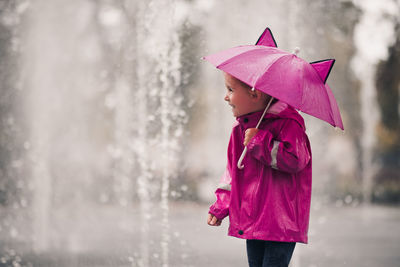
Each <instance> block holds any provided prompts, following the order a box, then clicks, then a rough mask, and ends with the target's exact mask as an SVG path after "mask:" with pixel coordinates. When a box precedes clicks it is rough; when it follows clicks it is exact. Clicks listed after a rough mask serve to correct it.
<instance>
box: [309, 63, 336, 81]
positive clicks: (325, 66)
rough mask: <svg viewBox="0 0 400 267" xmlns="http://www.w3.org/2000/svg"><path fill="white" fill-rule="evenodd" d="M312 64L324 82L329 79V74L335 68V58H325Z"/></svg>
mask: <svg viewBox="0 0 400 267" xmlns="http://www.w3.org/2000/svg"><path fill="white" fill-rule="evenodd" d="M310 64H311V66H312V67H313V68H314V69H315V70H316V71H317V73H318V75H319V77H320V78H321V79H322V81H323V82H324V83H326V80H327V79H328V76H329V74H330V73H331V70H332V68H333V64H335V60H334V59H324V60H319V61H315V62H311V63H310Z"/></svg>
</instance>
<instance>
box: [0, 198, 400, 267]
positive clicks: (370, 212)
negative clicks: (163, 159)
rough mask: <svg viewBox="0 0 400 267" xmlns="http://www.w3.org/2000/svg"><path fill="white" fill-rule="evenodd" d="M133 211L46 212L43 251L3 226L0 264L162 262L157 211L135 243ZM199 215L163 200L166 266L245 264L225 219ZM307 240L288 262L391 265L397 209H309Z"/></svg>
mask: <svg viewBox="0 0 400 267" xmlns="http://www.w3.org/2000/svg"><path fill="white" fill-rule="evenodd" d="M138 210H139V209H138V208H131V209H126V208H125V209H122V208H116V207H110V206H109V207H104V206H103V207H90V209H89V208H87V207H86V208H80V209H79V210H73V211H71V210H69V211H68V212H66V211H62V210H59V211H54V212H53V213H52V214H51V222H50V223H49V225H50V226H51V227H50V228H49V229H48V231H47V232H46V235H47V249H45V250H43V251H37V250H36V251H35V250H33V249H32V247H33V246H35V245H32V244H35V242H34V241H29V240H30V239H31V237H30V236H29V234H26V236H25V237H24V236H21V235H22V232H20V233H19V237H18V236H17V238H14V239H9V238H6V235H5V232H6V231H5V229H4V228H3V229H2V230H0V253H1V254H0V256H1V257H0V266H12V262H14V263H18V264H20V266H57V267H63V266H68V267H74V266H82V267H89V266H90V267H91V266H93V267H94V266H96V267H101V266H140V258H141V256H140V255H141V254H142V253H146V251H147V253H148V255H149V261H148V266H157V267H158V266H162V249H161V245H160V241H161V239H162V235H161V232H162V228H163V225H162V224H161V223H160V218H159V215H158V214H160V212H161V211H160V212H159V211H157V210H156V209H155V210H154V211H155V212H154V213H153V218H150V220H149V222H150V223H149V224H148V225H147V227H148V229H149V230H148V236H149V238H148V240H147V242H143V240H142V237H141V236H142V235H143V233H142V232H141V229H142V228H143V225H142V223H141V222H140V220H139V218H140V216H139V211H138ZM206 213H207V207H206V206H204V205H198V204H190V203H175V204H171V205H170V223H169V228H168V230H167V233H168V236H169V238H170V241H169V244H168V251H169V266H172V267H183V266H193V267H204V266H215V267H225V266H226V267H228V266H229V267H235V266H238V267H239V266H246V254H245V243H244V241H243V240H239V239H236V238H232V237H228V236H227V235H226V233H227V222H224V224H223V225H222V226H221V227H209V226H207V225H206V223H205V220H206ZM0 220H2V219H1V218H0ZM25 224H26V225H15V228H16V229H18V228H21V227H22V228H24V227H25V228H24V229H31V228H32V227H31V225H30V222H25ZM26 232H29V231H28V230H26ZM309 239H310V243H309V244H308V245H303V244H298V245H297V247H296V249H295V253H294V257H293V260H292V264H291V266H292V267H319V266H323V267H338V266H351V267H354V266H356V267H358V266H360V267H364V266H365V267H369V266H371V267H372V266H373V267H377V266H385V267H398V266H400V253H399V252H400V208H398V207H385V206H365V207H360V206H359V207H335V206H330V207H326V206H325V207H324V208H322V207H321V208H320V209H318V210H316V209H314V210H313V211H312V214H311V223H310V238H309ZM32 242H33V243H32ZM36 242H37V241H36ZM36 244H37V243H36ZM16 266H18V265H16Z"/></svg>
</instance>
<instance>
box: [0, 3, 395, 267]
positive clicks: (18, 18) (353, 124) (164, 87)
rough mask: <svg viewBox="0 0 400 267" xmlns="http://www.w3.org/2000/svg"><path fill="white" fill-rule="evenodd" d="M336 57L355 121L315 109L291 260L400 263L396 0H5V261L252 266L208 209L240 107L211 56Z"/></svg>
mask: <svg viewBox="0 0 400 267" xmlns="http://www.w3.org/2000/svg"><path fill="white" fill-rule="evenodd" d="M266 27H269V28H270V29H271V31H272V33H273V34H274V37H275V40H276V42H277V44H278V47H279V48H282V49H284V50H287V51H293V50H294V48H295V47H296V46H298V47H300V49H301V51H300V54H299V56H301V57H302V58H304V59H305V60H307V61H310V62H312V61H317V60H321V59H327V58H335V59H336V63H335V66H334V68H333V70H332V72H331V74H330V76H329V78H328V81H327V82H328V84H329V85H330V87H331V88H332V90H333V92H334V95H335V97H336V99H337V102H338V104H339V108H340V110H341V114H342V118H343V122H344V127H345V131H341V130H337V129H334V128H332V127H331V126H330V125H328V124H327V123H324V122H322V121H319V120H318V119H315V118H312V117H309V116H307V115H305V114H303V115H304V117H305V120H306V125H307V133H308V135H309V138H310V140H311V145H312V150H313V197H312V205H311V208H312V211H311V221H310V230H309V235H310V237H309V242H310V243H309V244H307V245H303V244H298V245H297V247H296V250H295V253H294V256H293V260H292V263H291V266H292V267H300V266H301V267H303V266H307V267H317V266H324V267H326V266H393V267H394V266H396V267H397V266H399V263H400V256H399V254H398V251H400V224H399V222H400V209H399V203H400V174H399V173H400V105H399V104H400V97H399V90H400V1H399V0H364V1H361V0H331V1H325V0H286V1H283V0H268V1H266V0H254V1H242V0H233V1H232V0H231V1H227V0H218V1H217V0H152V1H148V0H118V1H113V0H69V1H65V0H64V1H63V0H35V1H32V0H1V1H0V125H1V126H0V266H140V267H146V266H163V267H166V266H209V265H212V266H216V267H220V266H246V261H247V260H246V254H245V244H244V242H243V240H239V239H235V238H231V237H228V236H226V233H227V226H228V221H227V220H226V221H225V222H224V223H223V226H222V227H219V228H214V227H208V226H207V225H206V216H207V212H208V206H209V205H210V204H211V203H212V202H213V201H214V195H213V192H214V190H215V187H216V185H217V184H218V181H219V177H220V175H221V174H222V172H223V171H224V169H225V164H226V148H227V144H228V137H229V133H230V129H231V125H232V123H233V122H234V118H233V117H232V114H231V110H230V108H229V107H228V106H227V104H226V103H225V102H224V100H223V97H224V94H225V88H224V84H223V77H222V74H221V73H220V71H218V70H216V69H215V68H214V67H213V66H211V65H210V64H208V63H206V62H204V61H202V60H201V57H202V56H204V55H208V54H211V53H214V52H218V51H220V50H223V49H226V48H229V47H233V46H237V45H244V44H254V43H255V42H256V40H257V39H258V37H259V35H260V34H261V33H262V32H263V31H264V29H265V28H266Z"/></svg>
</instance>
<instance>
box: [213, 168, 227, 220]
mask: <svg viewBox="0 0 400 267" xmlns="http://www.w3.org/2000/svg"><path fill="white" fill-rule="evenodd" d="M231 181H232V178H231V175H230V172H229V168H228V166H227V168H226V170H225V172H224V174H223V175H222V177H221V180H220V183H219V185H218V187H217V190H216V191H215V196H216V197H217V200H216V201H215V203H214V204H213V205H211V207H210V210H209V213H210V214H212V215H214V216H215V217H217V219H218V220H222V219H224V218H225V217H226V216H228V213H229V202H230V199H231Z"/></svg>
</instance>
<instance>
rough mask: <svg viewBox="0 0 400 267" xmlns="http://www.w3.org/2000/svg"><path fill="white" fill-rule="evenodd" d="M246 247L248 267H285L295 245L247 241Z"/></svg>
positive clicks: (292, 243)
mask: <svg viewBox="0 0 400 267" xmlns="http://www.w3.org/2000/svg"><path fill="white" fill-rule="evenodd" d="M246 246H247V258H248V261H249V266H250V267H287V266H289V262H290V259H291V258H292V254H293V251H294V247H295V246H296V243H295V242H275V241H264V240H249V239H248V240H246Z"/></svg>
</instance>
